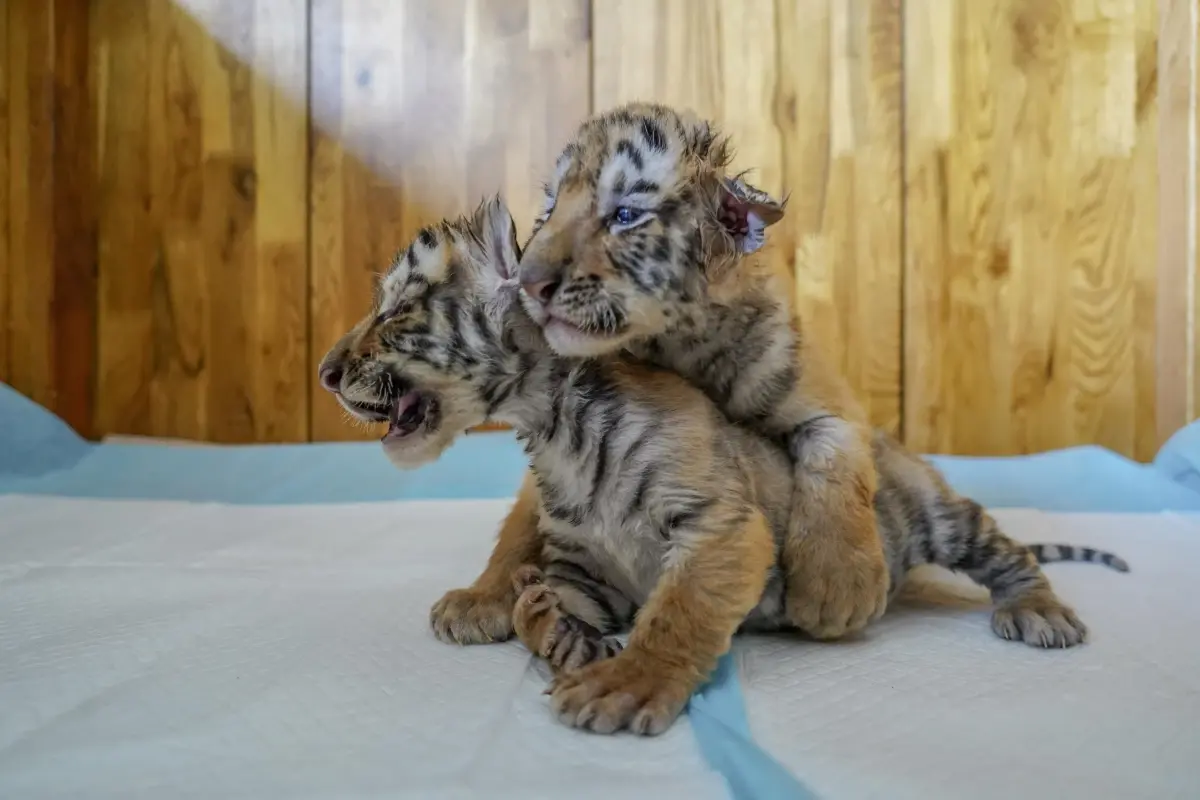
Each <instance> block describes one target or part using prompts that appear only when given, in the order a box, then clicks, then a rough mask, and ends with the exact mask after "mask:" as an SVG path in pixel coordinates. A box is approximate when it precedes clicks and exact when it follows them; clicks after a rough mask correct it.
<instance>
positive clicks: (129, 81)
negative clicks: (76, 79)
mask: <svg viewBox="0 0 1200 800" xmlns="http://www.w3.org/2000/svg"><path fill="white" fill-rule="evenodd" d="M95 5H96V8H95V12H94V14H95V16H94V25H95V30H94V37H95V41H96V49H97V60H96V63H95V66H94V68H95V70H96V72H97V75H98V76H99V84H98V89H97V91H98V93H99V98H98V102H99V104H100V120H101V122H100V145H99V165H98V166H99V174H100V198H101V204H102V211H101V215H100V225H99V227H100V241H99V268H100V308H99V332H100V349H99V393H98V398H99V401H98V406H97V427H98V428H99V429H100V430H101V431H103V432H106V433H107V432H120V433H132V434H149V435H159V436H177V437H184V438H196V439H207V440H211V441H218V442H251V441H264V442H275V441H301V440H304V439H306V438H307V427H308V424H307V418H308V392H307V387H306V381H307V378H308V373H309V372H310V369H309V365H308V352H307V347H306V327H307V298H306V291H307V289H306V277H305V275H306V265H305V260H306V252H307V215H306V206H305V197H306V196H307V178H306V170H305V166H304V165H305V160H306V155H307V122H306V114H305V105H304V98H305V93H306V92H305V82H306V79H307V76H306V70H305V64H306V42H307V16H306V13H305V6H304V3H303V2H302V0H255V1H254V2H246V3H222V2H218V1H217V0H191V2H189V3H188V4H187V6H186V8H185V7H184V6H182V5H176V4H174V3H171V2H168V0H134V1H133V2H125V0H99V2H97V3H96V4H95ZM280 75H283V76H284V77H285V79H286V80H285V82H283V83H282V84H281V83H280V82H279V76H280ZM272 79H274V80H272Z"/></svg>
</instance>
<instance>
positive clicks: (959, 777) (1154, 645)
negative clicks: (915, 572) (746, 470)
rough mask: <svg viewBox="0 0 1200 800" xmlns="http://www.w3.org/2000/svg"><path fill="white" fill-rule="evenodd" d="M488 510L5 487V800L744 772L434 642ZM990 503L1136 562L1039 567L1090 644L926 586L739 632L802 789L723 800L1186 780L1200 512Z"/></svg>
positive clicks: (0, 538)
mask: <svg viewBox="0 0 1200 800" xmlns="http://www.w3.org/2000/svg"><path fill="white" fill-rule="evenodd" d="M506 509H507V502H505V501H503V500H499V501H497V500H490V501H489V500H482V501H461V500H459V501H402V502H395V503H362V504H326V505H312V506H304V507H298V506H287V505H273V506H249V505H232V504H220V503H207V504H201V503H187V502H179V501H130V500H87V499H63V498H47V497H30V496H17V495H10V496H7V497H3V498H0V519H3V520H4V524H3V529H2V532H0V553H2V554H3V556H2V561H0V607H2V608H3V609H4V614H3V618H2V620H0V653H2V654H3V657H2V658H0V708H3V709H4V713H3V714H0V796H5V797H22V798H35V797H80V796H87V797H114V798H116V797H136V796H147V797H163V796H177V795H197V796H207V797H213V796H221V797H232V796H241V797H299V796H303V797H310V798H339V797H348V796H355V797H359V796H380V797H382V796H388V797H414V798H415V797H422V798H425V797H481V798H482V797H524V798H530V797H539V798H540V797H546V798H550V797H561V796H571V797H576V796H578V797H592V796H594V797H598V798H599V797H688V798H692V797H699V798H704V797H726V796H729V789H728V788H727V784H726V780H725V778H723V776H722V773H721V772H718V771H717V769H716V766H717V765H718V764H719V759H721V758H733V759H735V760H736V759H737V758H739V756H737V755H730V753H729V751H728V742H727V743H726V745H723V746H719V747H717V752H716V753H715V758H716V759H717V761H714V760H713V759H712V758H711V756H713V755H714V754H713V753H709V754H707V755H709V756H710V758H705V755H706V753H705V752H704V751H703V749H702V748H697V746H696V740H697V737H698V732H697V730H696V726H697V724H698V718H697V714H696V712H695V711H693V712H691V713H689V714H688V715H687V716H685V717H684V718H683V719H681V720H680V722H679V724H677V725H676V726H675V727H674V728H672V729H671V731H669V732H668V734H666V735H665V736H663V737H661V738H658V739H651V740H647V739H638V738H634V737H631V736H616V737H599V736H593V735H589V734H585V733H579V732H576V731H572V730H569V729H566V728H564V727H562V726H560V725H558V724H557V723H556V722H554V721H553V720H552V719H551V717H550V714H549V711H548V708H547V705H546V698H545V697H544V696H543V695H542V694H541V690H542V688H543V687H544V686H545V682H546V679H547V676H546V674H545V673H544V671H543V669H542V667H541V665H540V663H538V662H534V661H532V660H531V659H530V658H529V656H528V654H527V653H526V652H525V651H524V650H523V648H521V647H520V646H519V645H517V644H516V643H506V644H499V645H491V646H479V647H468V648H461V647H452V646H447V645H444V644H441V643H439V642H437V641H435V640H434V639H433V637H432V635H431V634H430V633H429V630H428V623H427V616H426V615H427V613H428V608H429V606H430V604H431V602H432V601H433V600H434V599H436V598H437V597H438V596H440V594H441V592H442V591H443V590H445V589H446V588H447V587H451V586H458V585H464V584H466V583H467V582H469V581H470V579H471V578H472V577H473V575H474V573H475V571H476V570H477V569H478V565H479V564H480V563H482V561H483V560H484V559H485V558H486V555H487V552H488V549H489V546H490V544H491V539H492V536H493V532H494V531H495V528H496V525H497V523H498V522H499V520H500V518H501V517H502V515H503V514H504V513H505V511H506ZM999 516H1000V519H1001V521H1002V522H1003V523H1004V524H1006V525H1007V526H1008V527H1009V528H1010V529H1012V531H1013V533H1014V534H1016V535H1018V536H1020V537H1021V538H1029V537H1033V538H1040V539H1053V540H1058V541H1062V540H1070V541H1074V542H1077V543H1081V544H1090V545H1095V546H1104V547H1109V548H1111V549H1115V550H1118V551H1120V552H1121V553H1122V555H1124V556H1125V557H1126V558H1127V559H1128V560H1129V561H1130V563H1131V564H1132V567H1133V571H1132V572H1131V573H1128V574H1120V573H1117V572H1115V571H1112V570H1109V569H1107V568H1104V567H1102V566H1098V565H1083V564H1061V565H1053V566H1051V567H1049V568H1048V569H1049V570H1050V571H1051V573H1052V577H1053V579H1054V581H1055V583H1056V584H1057V585H1058V587H1059V589H1060V591H1061V592H1062V594H1063V595H1064V596H1065V597H1067V598H1069V600H1070V601H1071V602H1072V603H1074V604H1075V605H1076V607H1077V608H1078V610H1079V613H1080V614H1081V616H1082V617H1083V618H1084V619H1085V620H1086V621H1087V622H1088V623H1089V625H1090V626H1091V629H1092V636H1093V640H1092V642H1091V643H1090V644H1089V645H1088V646H1086V647H1083V648H1077V649H1073V650H1068V651H1050V652H1045V651H1037V650H1033V649H1031V648H1028V647H1025V646H1023V645H1017V644H1012V643H1007V642H1003V641H1001V640H999V639H997V638H996V637H994V636H993V635H992V633H991V631H990V629H989V628H988V621H987V611H986V607H985V606H984V605H979V604H972V603H971V602H970V595H971V594H972V593H971V592H961V594H962V595H964V596H966V597H967V600H965V601H964V600H961V599H959V594H960V593H959V592H958V587H957V586H956V585H955V584H954V583H953V582H943V581H941V580H939V581H937V582H935V583H925V584H924V586H923V588H921V589H920V590H919V591H917V592H916V593H915V600H914V602H913V603H912V604H906V605H905V606H903V607H901V608H899V609H896V610H895V611H894V612H893V613H892V614H891V615H890V617H888V618H886V619H885V620H884V621H883V622H882V623H881V624H880V625H879V626H878V627H877V628H875V629H874V630H873V631H871V632H870V634H869V635H868V636H866V637H864V638H863V639H861V640H859V641H855V642H849V643H844V644H840V645H817V644H813V643H805V642H802V641H799V640H797V639H795V638H792V637H781V638H746V639H743V640H741V641H739V642H738V643H737V644H736V646H735V649H734V653H733V659H732V660H733V662H734V664H735V665H736V666H735V668H736V670H737V672H738V678H739V680H740V684H741V691H742V692H743V693H744V696H745V707H746V714H747V716H748V719H749V728H750V730H751V731H752V732H753V737H754V739H755V740H756V741H757V745H758V746H759V747H761V748H762V749H763V750H765V751H766V753H767V754H769V755H770V756H773V757H774V759H776V760H777V761H778V762H780V763H782V764H783V765H785V766H786V767H787V769H788V770H790V771H791V773H792V776H793V778H790V779H787V778H782V777H780V776H776V778H777V780H775V781H774V782H767V781H764V780H762V779H761V776H760V777H759V783H758V785H753V783H751V784H750V785H748V786H743V787H742V789H741V791H739V792H737V793H735V796H740V797H772V796H784V797H797V796H801V797H802V796H805V795H804V794H803V793H804V792H805V791H811V792H812V793H813V794H814V795H816V796H819V797H831V798H836V797H844V798H859V797H892V798H909V797H911V798H939V797H946V798H955V797H962V796H963V793H964V792H966V791H969V792H970V794H971V795H972V796H979V797H997V798H999V797H1011V796H1030V797H1058V798H1062V797H1097V796H1102V795H1108V796H1121V797H1133V796H1142V797H1149V796H1152V797H1176V796H1177V797H1184V796H1188V795H1189V793H1190V792H1194V788H1195V785H1196V781H1197V780H1198V779H1200V767H1198V766H1197V764H1198V763H1200V761H1198V759H1200V727H1198V726H1197V725H1196V722H1195V721H1196V720H1197V719H1200V670H1198V669H1197V666H1198V665H1200V640H1198V639H1197V637H1196V636H1195V632H1196V631H1197V630H1200V583H1197V582H1196V581H1195V565H1196V564H1197V563H1200V525H1197V523H1196V522H1194V521H1191V520H1188V519H1186V518H1184V517H1182V516H1175V515H1144V514H1136V515H1135V514H1123V515H1111V514H1103V515H1078V514H1045V513H1041V512H1018V511H1008V512H1001V514H1000V515H999ZM937 587H942V588H941V591H934V589H936V588H937ZM709 723H710V724H711V720H709ZM733 739H735V740H736V737H733ZM702 747H703V741H702ZM751 749H753V748H751ZM744 764H745V762H743V763H742V769H743V773H744V771H745V766H744ZM733 767H734V771H733V773H726V777H729V775H730V774H732V775H733V779H734V780H737V774H738V773H737V769H738V765H737V764H734V765H733ZM790 781H795V782H790ZM799 781H803V786H804V787H807V788H802V784H801V783H799Z"/></svg>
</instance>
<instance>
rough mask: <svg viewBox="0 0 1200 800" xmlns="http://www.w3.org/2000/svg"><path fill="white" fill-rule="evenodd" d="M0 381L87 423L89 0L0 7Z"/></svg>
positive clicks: (91, 270)
mask: <svg viewBox="0 0 1200 800" xmlns="http://www.w3.org/2000/svg"><path fill="white" fill-rule="evenodd" d="M0 19H2V20H3V21H2V22H0V28H2V31H0V41H3V42H4V45H5V46H4V53H3V55H2V56H0V62H3V64H4V65H3V71H4V74H3V79H2V81H0V82H2V83H3V89H0V95H2V99H0V106H2V107H3V110H2V111H0V131H3V142H2V143H0V150H2V151H3V156H2V157H0V163H3V165H4V169H3V172H2V173H0V175H3V180H2V181H0V183H3V184H4V185H3V189H0V208H3V210H4V220H3V223H0V227H2V231H3V232H2V233H0V252H2V254H3V256H2V263H0V322H2V324H0V328H2V329H3V330H0V380H4V381H6V382H8V383H10V384H11V385H12V386H14V387H15V388H16V389H17V390H18V391H20V392H23V393H24V394H26V395H28V396H29V397H31V398H32V399H34V400H35V401H37V402H39V403H41V404H43V405H45V406H47V407H48V408H50V409H52V410H53V411H55V412H56V413H58V414H59V415H60V416H62V417H63V418H64V419H65V420H66V421H67V422H69V423H70V424H72V425H73V426H74V427H75V428H76V429H77V430H79V431H81V432H83V433H85V434H86V433H89V432H90V431H91V428H92V426H91V422H92V420H91V414H92V401H93V380H92V379H93V373H94V361H95V358H94V354H95V277H94V276H95V261H94V258H93V254H92V249H91V248H92V244H93V242H94V238H95V232H94V216H93V212H94V204H95V197H94V191H93V184H92V176H93V170H92V166H91V154H92V138H91V135H92V124H91V116H92V107H91V97H90V91H89V80H90V70H89V62H88V24H87V21H88V3H87V0H54V2H35V1H34V0H17V2H13V3H10V4H6V5H5V7H4V8H3V9H2V10H0Z"/></svg>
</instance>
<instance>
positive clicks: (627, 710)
mask: <svg viewBox="0 0 1200 800" xmlns="http://www.w3.org/2000/svg"><path fill="white" fill-rule="evenodd" d="M693 688H694V687H693V686H692V685H691V683H690V682H689V681H688V680H687V678H686V677H685V676H684V675H683V673H681V672H680V671H679V670H675V669H671V668H670V667H668V666H666V665H665V664H664V663H663V662H661V661H657V660H653V659H647V658H645V657H644V656H642V655H640V654H638V653H636V652H634V651H631V650H626V651H625V652H623V653H622V654H621V655H619V656H617V657H616V658H610V659H608V660H606V661H598V662H596V663H595V664H590V665H588V666H586V667H584V668H583V669H581V670H576V671H574V672H565V673H563V674H562V675H559V676H557V677H556V678H555V679H554V682H553V683H551V685H550V689H549V692H548V693H549V694H550V704H551V707H552V708H553V709H554V714H555V716H557V717H558V719H559V721H561V722H563V723H565V724H567V725H570V726H572V727H575V728H583V729H584V730H589V731H593V732H594V733H613V732H615V731H619V730H622V729H628V730H630V731H632V732H633V733H638V734H642V735H646V736H656V735H658V734H660V733H662V732H663V731H665V730H667V729H668V728H670V727H671V723H672V722H674V721H675V718H676V717H678V716H679V713H680V712H681V711H683V707H684V706H685V705H686V704H687V701H688V698H689V697H691V694H692V689H693Z"/></svg>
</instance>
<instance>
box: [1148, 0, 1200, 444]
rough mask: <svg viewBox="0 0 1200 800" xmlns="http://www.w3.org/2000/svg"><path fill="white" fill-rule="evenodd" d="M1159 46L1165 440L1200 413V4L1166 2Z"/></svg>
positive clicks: (1160, 367) (1160, 423)
mask: <svg viewBox="0 0 1200 800" xmlns="http://www.w3.org/2000/svg"><path fill="white" fill-rule="evenodd" d="M1159 14H1160V18H1161V19H1160V26H1159V27H1160V30H1161V31H1162V35H1161V41H1160V43H1159V75H1160V77H1159V123H1160V134H1159V153H1158V169H1159V220H1158V232H1159V234H1158V235H1159V255H1158V326H1157V335H1158V342H1157V349H1158V364H1157V406H1156V413H1157V417H1156V420H1155V421H1156V425H1157V429H1158V440H1159V441H1160V442H1161V441H1165V440H1166V439H1167V438H1168V437H1169V436H1170V435H1171V434H1172V433H1173V432H1174V431H1176V430H1178V429H1179V428H1180V427H1181V426H1182V425H1184V424H1186V423H1187V422H1188V420H1190V419H1193V418H1194V417H1195V416H1196V408H1195V397H1196V394H1195V391H1194V388H1193V387H1194V385H1195V384H1194V381H1195V379H1196V373H1195V358H1196V346H1195V337H1194V335H1193V332H1192V331H1191V330H1190V329H1189V324H1190V322H1189V319H1190V318H1191V316H1192V315H1193V314H1194V313H1195V296H1194V294H1193V292H1192V291H1188V288H1187V287H1189V286H1194V284H1195V279H1194V276H1195V275H1196V274H1197V271H1198V267H1200V265H1198V264H1197V262H1196V224H1197V219H1196V216H1195V215H1196V213H1197V211H1196V197H1195V193H1194V191H1193V187H1194V186H1195V181H1196V177H1197V173H1196V167H1197V164H1196V153H1195V148H1194V146H1193V143H1194V142H1195V138H1196V128H1195V117H1194V115H1195V113H1196V103H1195V93H1196V85H1195V84H1196V74H1195V58H1196V45H1197V28H1196V17H1197V12H1196V4H1195V2H1194V0H1161V6H1160V11H1159Z"/></svg>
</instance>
